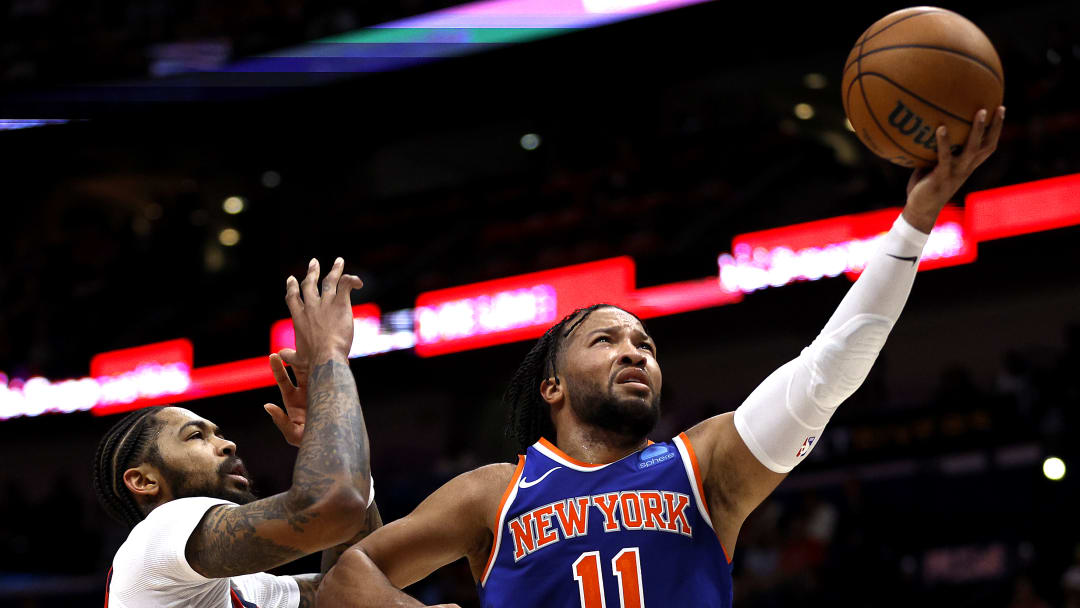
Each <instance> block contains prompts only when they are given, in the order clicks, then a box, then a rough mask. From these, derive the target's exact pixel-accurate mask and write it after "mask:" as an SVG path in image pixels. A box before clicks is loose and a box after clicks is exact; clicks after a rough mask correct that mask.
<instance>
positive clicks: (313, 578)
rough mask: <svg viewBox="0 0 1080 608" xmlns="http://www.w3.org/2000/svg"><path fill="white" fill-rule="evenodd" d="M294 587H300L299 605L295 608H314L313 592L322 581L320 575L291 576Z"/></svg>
mask: <svg viewBox="0 0 1080 608" xmlns="http://www.w3.org/2000/svg"><path fill="white" fill-rule="evenodd" d="M293 580H295V581H296V586H297V587H300V603H299V604H298V605H297V608H315V592H316V591H317V590H318V589H319V582H320V581H322V575H321V574H297V575H296V576H293Z"/></svg>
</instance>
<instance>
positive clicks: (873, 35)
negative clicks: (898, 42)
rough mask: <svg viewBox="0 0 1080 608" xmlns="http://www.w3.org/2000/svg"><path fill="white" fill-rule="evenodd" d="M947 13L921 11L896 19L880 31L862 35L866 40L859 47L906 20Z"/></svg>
mask: <svg viewBox="0 0 1080 608" xmlns="http://www.w3.org/2000/svg"><path fill="white" fill-rule="evenodd" d="M948 12H949V11H943V10H940V9H932V10H928V11H923V12H921V13H915V14H914V15H908V16H906V17H901V18H899V19H897V20H896V21H893V22H892V23H890V24H889V25H886V26H885V27H883V28H881V29H880V30H878V31H876V32H874V33H873V34H870V35H866V34H865V33H864V34H863V35H864V36H866V38H865V39H864V40H863V41H862V42H860V43H859V46H865V45H866V43H867V41H869V40H870V39H871V38H874V37H875V36H877V35H878V34H880V33H881V32H884V31H885V30H887V29H889V28H890V27H892V26H894V25H896V24H897V23H902V22H904V21H907V20H908V19H914V18H915V17H920V16H922V15H929V14H931V13H948Z"/></svg>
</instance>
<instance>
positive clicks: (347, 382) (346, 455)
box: [290, 359, 370, 500]
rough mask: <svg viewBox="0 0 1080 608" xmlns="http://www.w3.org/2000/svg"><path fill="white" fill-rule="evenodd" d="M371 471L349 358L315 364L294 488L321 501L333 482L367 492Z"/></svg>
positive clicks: (365, 435)
mask: <svg viewBox="0 0 1080 608" xmlns="http://www.w3.org/2000/svg"><path fill="white" fill-rule="evenodd" d="M369 479H370V469H369V452H368V440H367V427H366V426H365V425H364V415H363V413H362V412H361V411H360V398H359V396H358V395H357V392H356V381H355V380H354V379H353V375H352V371H351V370H350V369H349V365H348V363H346V362H343V361H340V360H337V359H330V360H328V361H325V362H323V363H321V364H319V365H316V366H315V367H314V369H312V371H311V376H310V378H309V380H308V418H307V423H306V425H305V427H304V439H303V441H302V442H301V444H300V452H299V454H298V455H297V459H296V467H295V469H294V470H293V488H292V490H290V492H292V493H293V494H295V495H297V498H298V499H300V500H305V499H306V500H318V498H320V497H321V496H322V495H323V494H324V493H325V492H326V491H327V489H328V488H329V487H330V486H333V485H335V484H338V483H344V484H349V485H350V486H351V487H352V488H355V489H356V490H357V491H359V492H361V493H362V494H363V495H364V496H366V494H367V492H368V491H369V488H368V485H369V483H370V482H369Z"/></svg>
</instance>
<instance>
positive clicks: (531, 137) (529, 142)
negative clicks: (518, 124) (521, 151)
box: [521, 133, 540, 150]
mask: <svg viewBox="0 0 1080 608" xmlns="http://www.w3.org/2000/svg"><path fill="white" fill-rule="evenodd" d="M521 147H522V148H525V149H526V150H535V149H537V148H539V147H540V136H539V135H537V134H536V133H526V134H525V135H522V136H521Z"/></svg>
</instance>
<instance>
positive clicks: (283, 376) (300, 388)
mask: <svg viewBox="0 0 1080 608" xmlns="http://www.w3.org/2000/svg"><path fill="white" fill-rule="evenodd" d="M286 363H287V364H289V365H290V366H291V367H292V368H293V373H294V374H296V384H293V382H292V379H291V378H289V372H287V371H285V364H286ZM270 371H271V372H273V374H274V382H276V383H277V386H278V390H279V391H281V403H282V405H281V406H278V405H275V404H273V403H267V404H266V405H264V406H263V409H264V410H266V413H267V414H270V418H271V419H272V420H273V421H274V425H275V426H277V427H278V430H279V431H281V434H282V435H284V436H285V442H286V443H288V444H289V445H291V446H293V447H300V440H301V439H302V438H303V437H304V425H305V424H306V423H307V381H308V373H309V369H308V363H307V361H301V360H300V358H299V357H297V355H296V351H295V350H293V349H291V348H284V349H282V350H280V351H279V352H278V353H277V354H274V355H270Z"/></svg>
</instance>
